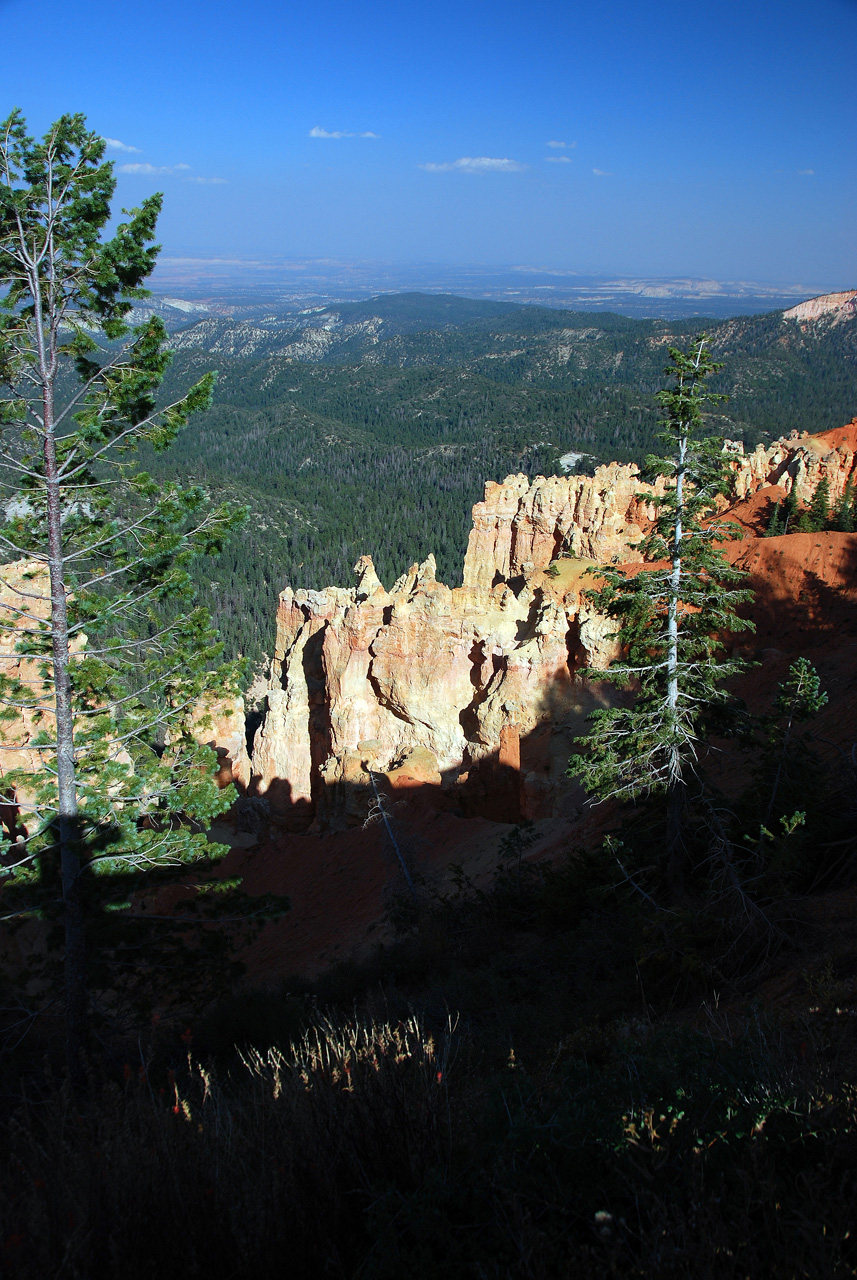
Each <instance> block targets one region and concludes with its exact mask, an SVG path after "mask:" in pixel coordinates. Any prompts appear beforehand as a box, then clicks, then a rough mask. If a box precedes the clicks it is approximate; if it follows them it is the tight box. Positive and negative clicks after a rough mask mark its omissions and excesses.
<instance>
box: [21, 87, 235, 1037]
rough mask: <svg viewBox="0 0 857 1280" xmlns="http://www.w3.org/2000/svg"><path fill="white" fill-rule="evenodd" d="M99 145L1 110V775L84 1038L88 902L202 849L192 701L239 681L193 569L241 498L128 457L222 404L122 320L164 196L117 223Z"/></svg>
mask: <svg viewBox="0 0 857 1280" xmlns="http://www.w3.org/2000/svg"><path fill="white" fill-rule="evenodd" d="M104 149H105V143H104V140H103V139H102V138H100V137H98V135H97V134H95V133H92V132H90V131H89V130H88V129H87V126H86V122H85V120H84V117H83V116H81V115H65V116H62V117H61V118H60V119H59V120H58V121H57V122H56V123H55V124H54V125H52V126H51V128H50V129H49V130H48V132H47V133H46V135H45V137H44V139H43V140H41V141H36V140H34V139H33V138H31V137H30V136H29V135H28V134H27V130H26V125H25V121H24V119H23V117H22V115H21V113H20V112H19V111H14V112H13V113H12V115H11V116H9V118H8V119H7V120H6V121H5V122H4V123H3V124H2V125H0V484H2V490H0V494H2V499H3V506H2V508H0V558H2V559H4V560H6V561H14V562H15V563H14V564H13V565H11V566H10V565H7V566H6V569H5V570H4V571H2V572H0V588H2V590H3V598H4V607H3V609H2V610H0V615H1V616H0V632H2V636H0V638H5V640H6V641H7V642H8V648H7V650H6V651H7V652H11V653H12V654H13V655H14V658H15V662H14V663H12V664H7V665H6V667H5V669H4V672H3V674H2V675H0V706H2V715H3V717H4V718H5V720H6V722H7V731H6V733H5V734H4V737H5V739H6V742H5V750H6V752H7V759H8V758H9V755H10V754H14V753H15V752H18V759H19V761H20V763H19V764H18V765H17V766H14V765H13V767H12V768H11V769H9V770H8V771H7V772H6V773H5V776H3V777H2V779H0V804H3V805H6V806H9V809H7V812H9V811H10V810H11V811H12V812H16V813H17V815H18V827H17V840H16V841H15V842H14V843H13V844H12V846H11V849H10V851H9V852H8V853H7V854H6V855H5V857H4V858H3V866H2V879H3V886H4V900H5V903H6V904H7V910H6V917H7V918H8V917H9V915H17V916H21V915H24V916H25V915H27V914H28V913H30V912H33V911H36V912H38V913H42V912H44V911H46V910H47V911H48V913H49V914H50V913H51V912H53V913H54V914H55V915H56V917H57V918H59V919H61V920H62V921H63V923H64V928H65V991H66V1013H67V1025H68V1027H69V1044H70V1045H73V1046H74V1053H75V1054H79V1052H80V1050H81V1046H82V1043H83V1038H84V1029H85V1024H86V1010H87V1003H88V997H87V990H86V972H85V971H86V964H85V955H84V915H85V913H86V909H87V907H88V906H89V907H90V908H92V907H93V906H94V904H95V902H96V900H97V902H98V909H99V910H100V911H102V913H103V911H104V909H105V908H109V907H111V906H112V907H113V909H114V910H117V911H118V910H121V908H122V907H123V906H127V904H128V902H129V901H130V900H131V894H132V892H133V889H131V888H129V878H133V875H134V874H139V873H141V872H145V871H147V870H148V869H151V868H158V867H163V866H164V865H175V866H181V865H182V864H185V863H188V862H191V861H196V860H200V859H207V858H208V856H209V854H210V853H211V850H212V846H210V845H207V842H206V838H205V836H204V834H202V833H201V832H202V829H203V828H204V827H206V826H207V825H209V824H210V822H211V820H212V819H213V818H214V816H215V815H216V814H218V813H220V812H222V811H223V810H224V809H225V808H226V807H228V805H229V803H230V802H231V799H232V796H231V794H230V793H229V792H220V791H218V789H217V786H216V784H215V776H214V773H215V757H214V753H213V752H212V751H211V749H210V748H208V747H205V746H201V745H200V744H199V739H200V738H201V737H204V736H205V735H204V729H205V723H204V721H203V722H202V723H201V722H200V711H199V708H200V706H202V707H206V706H211V705H212V704H213V702H214V701H215V700H216V699H218V698H222V697H223V696H224V695H227V696H228V695H230V694H231V693H232V692H234V690H235V688H236V679H237V673H236V672H235V671H234V670H233V669H231V668H227V667H224V666H223V665H222V663H221V659H220V646H219V644H218V642H217V638H216V637H215V636H214V634H213V633H212V630H211V627H210V624H209V620H208V617H207V615H206V614H205V612H204V611H203V610H200V609H198V608H195V607H194V605H193V600H192V584H191V576H190V572H189V570H190V566H191V564H192V562H193V560H194V559H195V558H196V557H197V556H199V555H205V554H208V553H211V552H215V551H217V550H219V549H220V547H221V546H222V543H223V539H224V537H225V535H226V534H227V532H228V531H229V530H230V529H232V528H233V527H234V526H235V524H236V522H237V521H238V520H240V518H241V512H239V511H233V510H230V509H229V508H228V507H226V506H218V507H215V508H212V507H211V505H210V504H209V502H208V500H207V495H206V493H205V491H204V490H203V489H202V488H200V487H199V486H186V485H182V484H181V483H179V482H167V483H164V482H162V481H155V480H154V479H153V478H152V477H151V476H150V475H148V474H147V473H146V472H145V471H143V470H141V469H140V467H139V465H138V464H135V449H136V448H137V447H138V446H139V445H141V444H143V443H145V444H147V445H149V446H152V447H153V448H154V449H156V450H162V449H165V448H167V447H168V446H169V445H170V444H171V443H172V442H173V441H174V440H175V438H176V436H177V434H178V433H179V431H180V430H181V429H182V427H184V425H185V424H186V423H187V421H188V418H189V417H190V415H191V414H194V413H198V412H199V411H200V410H203V409H205V408H206V407H207V406H208V404H209V402H210V399H211V392H212V387H213V382H214V375H213V374H206V375H205V376H204V377H203V378H202V379H201V380H200V381H199V382H197V384H196V385H195V386H193V387H192V388H191V389H190V390H189V391H187V392H186V393H185V394H183V395H182V396H181V397H180V398H179V399H177V400H175V401H174V402H173V403H169V404H166V405H159V403H158V399H157V393H158V388H159V387H160V384H161V381H162V379H163V377H164V374H165V372H166V370H167V366H168V364H169V361H170V353H169V352H168V351H166V350H165V349H164V339H165V331H164V328H163V325H162V324H161V322H160V321H159V320H158V319H157V318H152V319H149V320H147V321H146V322H145V323H143V324H140V325H138V326H136V327H133V328H132V327H130V326H129V323H128V316H129V312H130V311H131V308H132V305H133V301H134V300H135V299H139V298H142V297H145V296H146V291H145V289H144V287H143V284H144V281H145V279H146V277H147V276H148V275H149V274H150V273H151V271H152V269H153V267H154V265H155V259H156V255H157V252H158V246H157V245H156V244H154V237H155V229H156V222H157V217H158V213H159V211H160V208H161V197H160V195H155V196H152V197H150V198H149V199H147V200H145V201H144V202H143V203H142V204H141V206H140V207H139V208H137V209H132V210H130V211H129V212H127V220H126V221H124V222H121V223H120V225H119V226H118V227H117V228H116V230H115V232H114V234H113V235H112V236H111V237H109V238H105V235H104V232H105V227H106V224H107V222H108V220H109V218H110V212H111V210H110V202H111V198H112V196H113V193H114V188H115V179H114V177H113V166H112V164H110V163H106V162H105V161H104V159H103V156H104ZM4 516H5V518H3V517H4ZM16 722H17V723H18V730H17V731H16V730H15V728H14V725H15V723H16ZM201 730H202V732H201ZM191 823H192V824H193V825H191ZM111 878H112V882H114V883H117V884H119V883H121V886H122V887H121V891H119V890H117V891H116V892H115V893H114V894H113V897H114V898H116V899H117V900H116V901H114V902H111V901H110V898H111V893H110V884H111ZM96 883H97V884H98V886H99V887H98V890H97V891H96ZM117 893H118V894H119V897H118V898H117ZM10 903H14V904H15V905H14V909H12V908H11V907H10V906H9V905H8V904H10Z"/></svg>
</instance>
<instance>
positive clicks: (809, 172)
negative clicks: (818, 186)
mask: <svg viewBox="0 0 857 1280" xmlns="http://www.w3.org/2000/svg"><path fill="white" fill-rule="evenodd" d="M798 177H799V178H814V177H815V170H814V169H798Z"/></svg>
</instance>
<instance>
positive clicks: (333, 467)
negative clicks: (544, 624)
mask: <svg viewBox="0 0 857 1280" xmlns="http://www.w3.org/2000/svg"><path fill="white" fill-rule="evenodd" d="M702 331H706V332H708V333H709V334H710V336H711V342H712V352H713V355H714V357H715V359H717V360H721V361H723V362H724V368H723V370H722V372H721V373H720V374H719V375H718V377H717V378H716V379H715V381H714V387H715V389H716V390H718V391H722V392H724V393H725V394H727V395H728V397H729V399H728V401H727V402H726V403H725V404H723V405H721V406H719V409H718V412H717V414H716V416H712V418H711V421H710V425H711V427H712V429H713V430H716V431H718V432H722V433H725V434H726V435H728V436H730V437H732V438H735V439H742V440H744V441H745V443H746V444H747V445H749V446H753V445H755V444H756V443H757V442H759V441H768V440H770V439H772V438H776V437H777V436H779V435H782V434H784V433H788V432H789V431H792V430H799V431H803V430H806V431H810V432H815V431H822V430H825V429H828V428H830V427H834V426H838V425H841V424H842V423H843V422H845V421H847V420H849V419H850V418H851V417H852V416H853V414H854V412H855V406H857V332H855V326H854V324H853V323H852V322H847V321H846V322H843V323H840V324H836V323H835V322H833V321H831V320H821V321H816V322H814V323H812V324H810V325H806V324H799V323H798V322H796V321H794V320H790V319H785V318H784V317H783V314H782V312H771V313H769V314H766V315H761V316H750V317H740V318H736V319H732V320H727V321H708V322H706V321H705V320H698V319H693V320H681V321H663V320H631V319H628V318H625V317H622V316H618V315H604V314H599V315H593V314H591V313H578V312H567V311H560V310H552V309H548V308H541V307H530V306H528V307H524V306H516V305H514V304H505V303H491V302H477V301H473V300H467V299H461V298H453V297H446V296H443V295H431V296H430V295H420V294H403V295H388V296H384V297H379V298H375V299H372V300H370V301H368V302H365V303H349V304H343V305H339V306H336V307H330V308H326V309H316V310H314V311H312V312H310V313H304V314H301V315H299V316H295V315H294V314H292V315H282V316H280V315H272V316H269V317H266V318H264V319H262V320H255V321H246V320H243V321H242V320H230V319H211V318H207V319H203V320H200V321H197V322H196V323H195V324H192V325H190V326H188V327H187V328H185V329H183V330H180V331H179V332H177V333H175V334H173V335H172V339H171V341H172V343H173V346H174V347H175V349H176V356H175V359H174V362H173V367H172V370H171V373H170V375H169V378H168V382H167V385H166V387H165V392H166V393H167V394H175V393H176V392H177V391H178V390H179V389H180V388H181V387H184V386H187V385H188V384H189V383H190V382H191V381H192V380H194V379H196V378H198V377H199V376H200V374H201V372H203V371H204V370H207V369H211V368H213V369H216V370H217V372H218V382H217V388H216V392H215V400H214V405H213V407H212V408H211V410H210V411H209V412H207V413H206V414H204V415H202V416H200V417H198V418H197V419H195V420H194V421H193V422H192V423H191V425H190V426H189V427H188V429H187V430H186V431H185V432H184V433H183V434H182V436H181V437H180V439H179V442H178V443H177V444H176V445H175V446H174V447H173V448H172V449H171V450H170V451H169V452H168V453H167V454H165V455H162V456H153V457H150V458H146V460H145V461H146V465H147V466H148V467H150V469H152V470H153V471H154V472H155V474H157V475H158V476H160V477H162V478H165V479H166V478H171V477H176V476H183V477H189V478H191V479H194V480H196V481H198V482H200V483H202V484H204V485H205V486H206V487H207V488H208V489H209V490H210V492H211V495H212V497H213V498H217V499H220V498H223V497H226V498H229V499H231V500H234V501H236V502H240V503H243V504H245V505H246V506H247V508H248V520H247V522H246V524H245V526H244V528H243V530H242V531H241V532H240V533H239V534H237V535H236V536H235V537H234V538H233V540H232V542H231V543H230V545H229V547H228V549H227V550H226V551H225V552H224V553H223V554H222V555H221V556H220V557H219V558H218V559H216V560H215V561H213V562H212V561H205V562H201V563H200V567H199V568H198V570H197V573H198V587H199V590H200V595H201V598H202V601H203V603H205V604H206V605H208V607H209V608H210V609H211V611H212V613H213V615H214V617H215V620H216V623H217V626H218V628H219V629H220V632H221V635H222V637H223V640H224V642H225V644H226V648H227V652H228V653H230V654H234V653H241V654H243V655H244V656H245V657H246V658H247V660H248V672H249V670H251V669H252V668H253V667H254V666H257V665H258V664H259V662H260V660H261V656H262V654H263V653H264V652H265V651H268V652H269V651H270V646H271V642H272V637H273V620H274V611H275V607H276V598H277V595H278V593H279V592H280V591H281V590H282V589H283V587H284V586H285V585H286V584H287V583H288V584H291V585H292V586H295V587H299V586H300V587H308V588H314V589H318V588H321V587H323V586H326V585H328V584H330V583H336V584H338V585H348V584H349V583H350V581H351V570H352V566H353V565H354V562H355V561H356V560H357V558H358V557H359V556H360V555H362V554H370V555H372V557H373V559H374V560H375V564H376V567H377V569H378V572H379V574H380V576H381V578H382V580H383V581H385V582H387V583H388V585H389V584H390V583H391V582H392V580H393V579H395V578H396V577H397V576H398V575H399V574H400V573H402V572H403V571H404V570H405V569H406V568H407V566H408V565H409V564H410V563H411V562H413V561H414V560H415V559H417V558H424V557H425V556H426V555H427V554H428V553H429V552H430V551H431V552H433V553H434V554H435V556H436V558H437V562H438V570H439V575H440V577H441V578H442V579H444V580H445V581H447V582H450V583H453V584H454V583H455V582H457V581H459V580H460V575H461V566H462V560H463V555H464V550H465V547H466V542H467V533H468V530H469V528H470V509H471V506H472V504H473V503H474V502H475V501H478V500H479V499H480V498H481V496H482V490H483V486H484V483H485V481H486V480H489V479H494V480H496V479H502V477H503V476H505V475H507V474H509V473H510V472H516V471H523V472H525V473H526V474H527V475H529V476H531V477H532V476H535V475H537V474H539V473H541V474H551V473H554V472H557V471H558V470H559V469H560V465H561V464H560V458H561V456H562V455H564V454H566V453H569V452H573V453H579V454H583V455H584V457H583V458H582V459H581V460H580V462H578V464H577V465H578V466H579V467H582V468H590V469H591V468H592V467H593V466H595V465H597V464H598V463H599V462H603V461H609V460H613V459H615V460H617V461H622V462H629V461H642V459H643V458H644V457H645V455H646V453H647V452H648V451H649V450H650V449H651V447H652V444H653V441H654V433H655V430H656V425H657V411H656V405H655V399H654V395H655V391H656V390H657V388H658V387H659V386H660V385H661V382H662V378H663V369H664V365H665V363H666V358H667V347H668V345H669V344H670V343H673V342H677V343H683V342H685V341H686V340H687V339H688V338H689V337H691V336H692V335H693V334H695V333H699V332H702Z"/></svg>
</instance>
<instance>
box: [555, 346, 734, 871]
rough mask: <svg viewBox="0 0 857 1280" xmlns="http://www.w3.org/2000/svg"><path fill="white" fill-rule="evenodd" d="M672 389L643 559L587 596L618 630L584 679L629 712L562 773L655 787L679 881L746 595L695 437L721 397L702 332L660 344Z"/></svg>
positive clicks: (713, 440) (717, 480) (719, 481)
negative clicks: (689, 818)
mask: <svg viewBox="0 0 857 1280" xmlns="http://www.w3.org/2000/svg"><path fill="white" fill-rule="evenodd" d="M669 354H670V360H671V365H670V367H669V368H668V369H667V370H666V372H667V374H668V375H669V376H670V377H671V378H672V380H673V385H672V386H669V387H667V388H665V389H664V390H662V391H661V392H659V394H658V400H659V402H660V404H661V407H662V409H663V410H664V417H663V419H662V422H661V427H662V431H661V434H660V439H661V440H662V442H663V443H664V444H665V445H666V446H667V451H666V452H665V453H664V455H663V456H652V457H649V458H647V459H646V472H647V473H649V474H651V475H661V476H664V477H666V480H667V489H666V493H665V495H664V496H663V497H662V498H658V499H655V500H654V501H655V504H656V506H657V508H658V510H657V518H656V520H655V523H654V526H653V528H652V530H651V532H650V533H649V534H648V536H647V537H646V538H645V540H644V541H643V543H642V544H641V550H642V553H643V556H644V561H645V562H644V564H643V565H642V566H640V567H639V568H637V567H636V566H635V567H633V568H630V567H627V568H626V567H623V566H611V565H607V566H604V567H601V568H599V569H598V571H597V572H598V576H599V577H600V579H601V586H600V587H599V588H597V589H596V590H593V591H592V592H591V593H590V600H591V602H592V603H593V604H594V606H595V607H596V608H597V609H599V610H600V611H601V612H603V613H605V614H607V615H608V616H609V617H611V618H614V619H615V620H616V622H617V624H618V626H617V631H616V633H615V634H616V636H617V637H618V639H619V641H620V643H621V645H622V650H623V657H622V658H621V660H619V661H617V662H615V663H614V664H613V665H612V666H611V667H610V669H609V670H608V671H606V672H596V671H590V672H586V673H584V674H586V675H588V676H589V677H590V678H593V679H595V678H597V679H599V680H607V681H610V682H612V683H613V684H616V685H618V686H619V687H621V688H625V689H632V690H633V694H634V696H633V704H632V705H631V706H616V707H611V708H607V709H604V710H600V711H596V712H595V713H594V714H593V716H592V728H591V730H590V732H589V733H588V734H587V735H586V736H585V737H584V738H582V739H580V743H581V747H582V752H581V754H580V755H577V756H575V757H573V759H572V761H571V764H570V766H569V771H570V772H572V773H574V774H576V775H578V776H580V777H581V778H582V779H583V781H584V783H585V784H586V786H587V787H588V788H589V789H590V790H591V791H592V792H593V793H595V794H597V795H599V796H601V797H607V796H615V797H617V798H619V799H622V800H631V799H634V798H636V797H639V796H645V795H649V794H651V793H656V792H662V793H665V794H666V799H667V831H666V836H667V838H666V848H667V863H668V867H669V869H670V874H671V878H672V879H673V881H674V883H678V882H679V881H680V879H681V874H682V871H681V863H682V844H683V839H682V812H683V809H684V804H685V798H686V794H687V788H688V784H689V782H690V781H691V776H692V775H693V774H694V771H695V767H696V761H697V758H698V745H699V739H700V733H701V727H702V724H703V722H704V720H705V718H706V716H707V715H709V714H710V712H711V711H712V709H713V708H714V707H716V706H717V705H718V704H722V703H723V702H725V701H726V699H727V694H726V692H725V690H724V688H723V682H724V681H725V680H726V679H727V678H728V677H729V676H732V675H735V674H737V673H738V672H739V671H741V670H742V669H743V667H744V664H743V662H742V661H741V660H740V659H738V658H736V657H730V656H729V655H728V654H727V653H726V652H724V649H723V645H724V638H725V637H726V636H727V635H728V633H729V632H730V631H731V630H733V629H735V628H736V627H737V628H739V629H742V630H744V629H746V628H747V626H748V625H749V624H748V623H747V622H745V621H741V622H740V623H739V622H738V620H737V610H738V608H739V606H740V605H741V604H742V603H745V602H746V601H748V600H749V599H751V598H752V593H751V592H750V591H748V590H747V589H746V588H745V587H742V586H741V585H740V584H741V582H742V581H743V579H744V578H745V575H744V573H743V572H742V571H740V570H738V569H735V568H733V567H732V566H731V565H730V564H729V562H728V561H727V559H726V557H725V555H724V553H723V551H722V549H721V548H720V546H719V545H718V544H720V543H722V542H723V541H726V540H729V539H731V538H734V537H736V536H740V529H739V527H738V526H737V525H735V524H734V523H732V522H729V521H724V520H720V519H718V518H717V497H718V495H719V494H721V493H723V492H724V491H725V489H726V487H727V485H728V478H729V473H728V457H727V455H726V454H725V453H724V449H723V441H722V439H721V438H720V437H718V436H716V435H710V434H705V432H704V425H705V424H704V417H703V411H704V408H705V406H706V405H707V404H712V403H716V402H717V401H719V400H721V399H722V398H723V397H722V396H719V395H717V394H715V393H712V392H710V391H708V390H706V388H705V385H704V383H705V379H706V378H707V377H709V376H710V375H711V374H712V373H714V372H715V371H716V370H717V369H718V368H719V367H720V366H718V365H717V364H715V363H714V361H713V360H712V358H711V354H710V351H709V347H708V342H707V339H706V338H705V336H701V337H699V338H697V339H695V340H694V341H693V343H692V344H691V345H690V347H689V348H688V350H687V351H681V350H679V349H678V348H675V347H671V348H670V349H669Z"/></svg>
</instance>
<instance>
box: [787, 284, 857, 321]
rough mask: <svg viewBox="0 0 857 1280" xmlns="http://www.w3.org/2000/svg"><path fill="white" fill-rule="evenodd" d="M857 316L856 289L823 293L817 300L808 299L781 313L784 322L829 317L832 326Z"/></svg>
mask: <svg viewBox="0 0 857 1280" xmlns="http://www.w3.org/2000/svg"><path fill="white" fill-rule="evenodd" d="M855 316H857V289H846V290H845V291H844V292H842V293H823V294H822V295H821V297H819V298H810V299H809V301H808V302H799V303H798V305H797V306H796V307H790V308H789V310H788V311H784V312H783V319H784V320H798V321H800V322H802V323H806V322H808V321H812V320H820V319H822V318H823V317H830V319H831V321H832V322H833V323H834V324H841V323H842V321H843V320H853V319H854V317H855Z"/></svg>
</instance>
